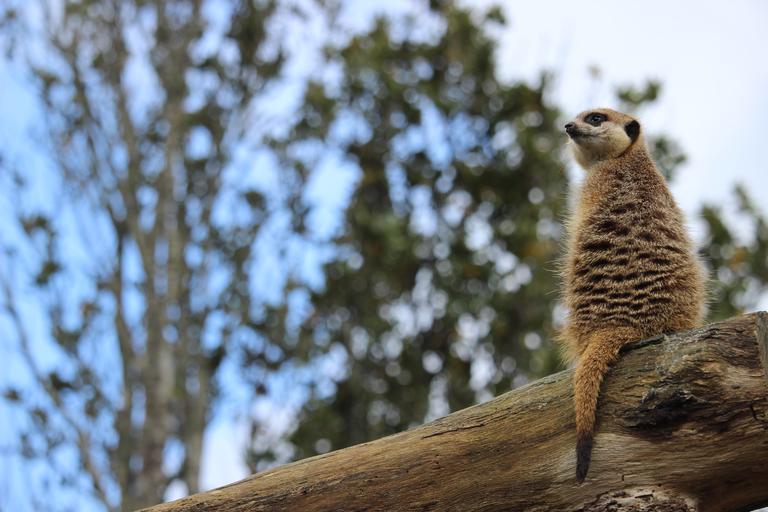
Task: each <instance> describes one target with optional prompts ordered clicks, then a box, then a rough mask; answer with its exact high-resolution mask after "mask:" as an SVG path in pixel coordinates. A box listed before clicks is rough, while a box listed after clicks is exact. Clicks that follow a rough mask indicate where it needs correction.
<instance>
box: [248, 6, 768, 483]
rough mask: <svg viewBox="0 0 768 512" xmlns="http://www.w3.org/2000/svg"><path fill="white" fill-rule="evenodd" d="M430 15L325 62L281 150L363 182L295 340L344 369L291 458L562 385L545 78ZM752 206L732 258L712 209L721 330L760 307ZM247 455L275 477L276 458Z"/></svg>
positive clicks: (378, 32) (486, 23)
mask: <svg viewBox="0 0 768 512" xmlns="http://www.w3.org/2000/svg"><path fill="white" fill-rule="evenodd" d="M430 5H431V12H430V14H429V15H428V16H424V17H419V18H418V19H415V18H412V19H408V20H406V21H404V22H401V23H397V24H394V23H391V22H389V21H387V20H385V19H379V20H378V22H377V23H376V24H375V26H374V27H373V29H372V30H371V31H370V32H368V33H365V34H360V35H357V36H356V37H354V38H353V39H352V40H351V41H349V42H348V43H345V44H343V45H341V46H340V47H336V48H330V49H329V59H330V61H331V62H335V63H336V65H337V66H338V67H339V69H340V70H341V71H340V72H339V73H338V77H336V78H337V79H336V80H335V81H332V82H331V83H327V82H322V81H318V82H317V83H314V84H313V85H312V86H310V88H309V89H308V91H307V94H306V96H305V99H304V105H303V106H302V108H301V110H300V120H299V122H298V124H297V126H296V128H295V130H294V131H293V133H292V134H291V136H290V137H289V138H290V140H291V144H297V143H300V141H315V142H318V141H320V143H322V144H324V145H325V147H326V148H328V150H335V151H340V152H345V153H347V154H349V155H351V156H352V158H354V161H355V164H356V166H357V167H358V177H357V186H356V189H355V191H354V195H353V197H352V199H351V202H350V205H349V208H348V209H347V211H346V213H345V218H344V226H343V229H342V231H343V233H342V234H341V236H340V237H339V238H338V240H337V241H338V244H339V254H338V256H339V257H338V259H337V260H336V261H334V262H332V263H330V264H329V265H328V266H327V267H326V276H325V277H326V285H325V288H324V290H323V291H322V292H319V293H315V294H314V295H313V297H312V304H313V311H312V313H311V314H310V315H309V318H308V320H307V321H306V322H305V323H304V325H303V328H302V336H303V337H306V338H309V339H310V340H311V342H312V343H314V345H315V346H316V347H317V349H318V350H328V349H330V350H331V351H332V352H334V353H337V354H339V358H338V360H337V361H338V364H337V365H336V366H333V367H331V369H330V370H329V371H328V372H327V373H326V375H325V377H324V378H320V379H319V380H318V382H317V383H316V385H315V386H314V387H313V389H312V394H311V397H310V399H309V400H308V401H307V403H306V404H305V406H304V408H303V410H302V412H301V414H300V417H299V421H298V424H297V428H296V429H295V431H293V433H292V435H291V437H290V440H291V442H292V443H293V444H294V446H295V454H294V456H295V458H302V457H305V456H309V455H313V454H316V453H323V452H326V451H328V450H331V449H337V448H341V447H344V446H349V445H352V444H356V443H360V442H364V441H367V440H371V439H374V438H377V437H380V436H383V435H387V434H391V433H394V432H398V431H402V430H404V429H407V428H409V427H411V426H413V425H416V424H419V423H422V422H423V421H425V420H428V419H430V418H433V417H436V416H439V415H442V414H445V413H448V412H450V411H453V410H457V409H460V408H462V407H466V406H469V405H472V404H473V403H476V402H478V401H482V400H485V399H488V398H490V397H491V396H493V395H495V394H498V393H501V392H504V391H506V390H508V389H510V388H513V387H516V386H519V385H521V384H523V383H525V382H527V381H529V380H531V379H534V378H537V377H540V376H543V375H546V374H548V373H551V372H552V371H555V370H556V369H559V361H558V357H557V354H556V349H555V348H554V347H553V346H552V344H551V343H550V341H549V340H550V339H551V335H552V332H553V325H556V324H557V322H558V321H559V319H560V318H561V317H562V311H561V310H560V309H559V306H558V303H557V300H558V296H557V290H558V287H559V283H558V278H557V273H556V269H557V258H558V254H559V240H560V237H561V227H560V221H561V219H562V218H563V216H564V214H565V207H566V206H565V204H564V201H565V190H566V188H567V179H566V175H565V173H564V172H563V170H564V162H563V159H562V155H561V153H560V151H559V149H560V148H561V147H562V143H563V142H564V138H563V135H562V133H561V128H560V117H559V113H558V110H557V108H556V106H555V105H553V104H551V103H550V102H549V101H548V95H547V82H548V80H547V75H543V76H542V78H541V81H540V82H539V83H538V84H535V85H534V84H527V83H524V82H516V83H503V82H500V81H499V80H498V79H497V77H496V72H495V66H494V60H493V56H494V43H493V40H492V38H491V37H489V35H488V32H489V31H493V30H496V29H498V28H500V26H499V24H502V25H503V23H504V20H503V16H501V14H500V11H499V10H497V9H494V10H491V11H489V12H488V13H487V14H486V16H485V18H483V19H480V17H479V16H476V15H477V13H476V12H474V13H471V12H468V11H466V10H464V9H461V8H459V7H457V6H456V5H454V4H453V3H452V2H439V1H434V2H430ZM660 89H661V84H660V83H658V82H654V81H651V82H648V83H647V84H646V85H645V86H644V87H641V88H637V87H621V88H619V89H618V90H617V91H616V92H617V99H618V101H619V103H620V104H621V105H622V108H624V109H626V110H628V111H636V110H639V109H641V108H643V107H644V106H646V105H648V104H651V103H653V102H654V101H655V100H656V99H657V98H658V95H659V92H660ZM339 133H343V134H344V136H338V134H339ZM648 142H649V146H650V148H651V151H652V152H653V154H654V158H655V159H656V161H657V162H658V164H659V167H660V169H661V170H662V172H663V173H664V174H665V176H667V178H668V179H672V178H673V176H674V171H675V169H676V168H677V167H678V166H679V165H680V164H682V163H683V162H684V161H685V155H684V154H683V153H682V150H681V148H680V147H679V146H678V145H677V144H676V143H675V142H674V141H673V140H671V139H669V138H668V137H665V136H663V135H653V136H651V137H649V139H648ZM290 147H291V145H290V144H289V145H287V146H286V147H285V148H284V153H285V154H288V153H289V152H290V151H289V150H290ZM289 160H290V159H289ZM745 201H746V199H745V200H744V201H742V204H743V208H742V210H743V212H744V213H745V214H748V215H751V216H752V217H753V219H755V223H756V225H757V226H758V235H757V238H756V239H755V240H754V241H753V242H752V244H751V245H749V244H747V245H740V246H736V245H734V244H735V241H734V239H733V238H732V235H731V234H730V230H729V228H726V227H725V224H724V223H725V221H724V220H723V219H722V217H721V216H720V215H719V214H718V213H717V212H716V211H714V210H713V209H712V208H708V209H706V210H705V219H707V222H708V224H707V226H708V230H709V232H708V238H709V239H710V240H711V242H713V243H714V244H715V245H714V247H721V248H720V249H715V250H716V251H717V254H718V255H719V257H716V258H712V264H713V267H714V273H715V274H716V275H720V274H722V273H723V272H726V274H727V275H728V276H732V278H733V279H732V283H731V284H730V285H720V286H718V287H716V290H717V294H718V300H722V301H723V304H722V305H719V306H717V307H715V308H713V310H714V312H715V316H716V317H718V318H720V317H723V316H729V315H730V314H732V313H734V312H736V311H738V310H740V308H739V307H736V306H735V304H740V305H741V307H746V308H749V307H754V304H755V300H756V299H757V298H758V297H759V293H760V292H762V291H765V289H766V286H765V285H766V282H768V280H766V275H765V268H766V263H767V262H766V233H765V230H766V228H765V222H764V221H763V220H761V218H760V217H759V216H758V212H757V210H756V209H754V208H752V207H750V206H748V202H745ZM710 247H712V245H710ZM710 252H711V251H710ZM747 255H751V256H749V257H748V256H747ZM724 257H725V258H726V259H723V258H724ZM724 268H727V269H729V270H723V269H724ZM737 276H738V278H737ZM745 283H751V284H745ZM757 283H760V284H759V285H758V284H757ZM737 296H738V297H737ZM734 301H735V302H734ZM252 452H253V453H252V455H253V456H252V460H260V461H261V462H262V463H266V462H267V461H269V453H268V452H269V450H263V449H261V450H260V449H259V448H258V447H257V446H256V445H254V447H252ZM258 467H260V466H254V469H258Z"/></svg>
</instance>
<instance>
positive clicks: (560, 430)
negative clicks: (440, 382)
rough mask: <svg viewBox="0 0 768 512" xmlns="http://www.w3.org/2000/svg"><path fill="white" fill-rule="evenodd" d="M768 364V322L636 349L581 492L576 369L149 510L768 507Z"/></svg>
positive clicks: (610, 398) (762, 319)
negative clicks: (575, 412) (412, 426)
mask: <svg viewBox="0 0 768 512" xmlns="http://www.w3.org/2000/svg"><path fill="white" fill-rule="evenodd" d="M767 353H768V314H766V313H755V314H750V315H745V316H741V317H738V318H733V319H731V320H728V321H726V322H722V323H718V324H713V325H709V326H706V327H702V328H700V329H696V330H693V331H689V332H685V333H680V334H676V335H673V336H660V337H657V338H652V339H649V340H644V341H639V342H636V343H633V344H631V345H629V346H628V347H626V349H625V350H624V352H623V355H622V358H621V360H620V361H619V363H618V364H617V365H616V367H615V368H614V369H613V370H612V371H611V372H610V373H609V375H608V377H607V379H606V381H605V383H604V385H603V392H602V395H601V398H600V402H599V406H598V408H599V412H598V421H599V423H598V431H597V436H596V438H595V447H594V453H593V459H592V466H591V468H590V472H589V475H588V476H587V480H586V481H585V482H584V484H582V485H578V484H576V481H575V478H574V472H575V467H574V465H575V457H574V446H575V438H574V418H573V406H572V399H573V396H572V387H571V378H572V375H571V371H570V370H568V371H564V372H561V373H558V374H556V375H552V376H550V377H546V378H544V379H541V380H539V381H536V382H534V383H532V384H530V385H528V386H525V387H523V388H520V389H517V390H515V391H512V392H509V393H506V394H504V395H502V396H500V397H498V398H496V399H494V400H491V401H490V402H487V403H484V404H482V405H477V406H474V407H470V408H468V409H464V410H462V411H458V412H456V413H453V414H451V415H449V416H446V417H444V418H441V419H439V420H437V421H433V422H431V423H428V424H426V425H423V426H421V427H419V428H416V429H413V430H410V431H408V432H403V433H400V434H396V435H393V436H389V437H386V438H383V439H379V440H377V441H373V442H369V443H365V444H361V445H357V446H353V447H351V448H347V449H344V450H338V451H335V452H332V453H328V454H326V455H321V456H317V457H312V458H309V459H305V460H302V461H299V462H295V463H293V464H288V465H286V466H282V467H279V468H276V469H273V470H270V471H265V472H263V473H259V474H256V475H253V476H251V477H249V478H246V479H245V480H242V481H240V482H237V483H234V484H231V485H228V486H225V487H222V488H219V489H216V490H213V491H209V492H206V493H201V494H196V495H193V496H190V497H187V498H184V499H181V500H178V501H175V502H172V503H168V504H164V505H160V506H157V507H153V508H152V509H151V510H153V511H157V512H160V511H182V510H188V511H192V510H194V511H202V510H228V511H229V510H243V511H246V510H247V511H259V510H263V511H267V510H269V511H275V510H286V511H293V510H296V511H301V512H311V511H321V510H322V511H331V510H360V511H362V510H366V511H374V510H380V511H393V510H420V511H428V510H456V511H472V510H484V511H493V510H514V511H521V510H530V511H598V510H602V511H608V510H611V511H613V510H631V511H638V512H639V511H651V510H654V511H703V512H707V511H735V510H751V509H752V508H756V507H758V506H760V505H765V504H768V385H767V383H766V379H767V375H768V373H767V372H768V356H767ZM148 510H149V509H148Z"/></svg>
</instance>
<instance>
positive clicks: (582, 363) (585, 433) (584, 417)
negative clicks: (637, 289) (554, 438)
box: [573, 330, 636, 483]
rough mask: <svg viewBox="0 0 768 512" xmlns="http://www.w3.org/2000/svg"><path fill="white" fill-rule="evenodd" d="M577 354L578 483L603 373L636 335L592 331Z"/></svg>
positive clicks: (583, 474)
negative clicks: (578, 356)
mask: <svg viewBox="0 0 768 512" xmlns="http://www.w3.org/2000/svg"><path fill="white" fill-rule="evenodd" d="M591 338H592V339H590V340H589V343H588V344H587V347H586V349H585V350H584V352H583V353H582V354H581V357H580V358H579V363H578V365H577V366H576V372H575V374H574V383H573V398H574V409H575V411H576V481H577V482H579V483H581V482H583V481H584V479H585V478H586V476H587V472H588V471H589V463H590V461H591V459H592V441H593V438H594V434H595V422H596V414H597V398H598V395H599V393H600V385H601V384H602V382H603V378H604V377H605V374H606V373H607V372H608V370H609V369H610V367H611V366H612V365H613V364H614V363H615V362H616V360H617V359H618V357H619V350H620V349H621V347H622V345H624V344H625V343H627V342H628V341H631V340H633V339H636V336H634V335H633V333H630V332H628V331H624V330H617V331H616V332H603V333H599V334H595V335H594V336H592V337H591Z"/></svg>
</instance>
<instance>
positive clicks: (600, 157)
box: [565, 108, 640, 169]
mask: <svg viewBox="0 0 768 512" xmlns="http://www.w3.org/2000/svg"><path fill="white" fill-rule="evenodd" d="M565 131H566V133H567V134H568V136H569V137H570V138H571V140H570V146H571V150H572V151H573V156H574V157H575V158H576V161H577V162H579V165H581V166H582V167H584V168H585V169H589V168H590V167H592V166H594V165H596V164H598V163H600V162H602V161H605V160H610V159H612V158H616V157H618V156H620V155H622V154H624V153H625V152H626V151H627V149H629V148H630V147H631V146H632V145H633V144H635V143H636V142H637V140H638V139H639V138H640V123H638V122H637V120H636V119H635V118H633V117H631V116H628V115H627V114H622V113H621V112H616V111H615V110H611V109H608V108H598V109H594V110H587V111H585V112H582V113H581V114H579V115H578V116H576V119H574V120H573V121H571V122H570V123H568V124H566V125H565Z"/></svg>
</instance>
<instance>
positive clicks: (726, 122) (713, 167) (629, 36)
mask: <svg viewBox="0 0 768 512" xmlns="http://www.w3.org/2000/svg"><path fill="white" fill-rule="evenodd" d="M463 3H464V4H465V5H469V4H470V2H469V1H465V2H463ZM490 3H491V2H488V1H487V0H482V1H475V2H471V4H472V5H487V4H490ZM345 5H346V7H345V9H344V11H343V16H342V17H343V20H344V21H345V23H346V24H348V25H349V26H351V27H354V28H357V29H360V28H364V27H365V26H366V25H368V24H369V22H370V20H371V19H372V15H373V14H375V13H381V12H388V13H402V12H413V11H418V10H419V9H420V8H419V7H418V6H417V3H416V2H412V1H410V0H386V1H384V0H365V1H348V2H346V4H345ZM586 5H588V6H589V7H585V6H586ZM504 10H505V12H506V14H507V17H508V20H509V21H510V24H509V28H508V29H506V30H505V31H504V32H502V33H500V34H498V37H499V41H500V47H499V52H498V56H497V58H498V65H499V70H500V74H501V76H502V77H504V78H507V79H509V80H516V79H519V78H528V79H531V80H535V79H536V78H537V76H538V73H539V72H540V71H541V70H542V68H547V69H550V70H552V71H554V72H555V74H556V82H555V85H554V88H553V91H552V94H553V99H554V102H555V103H556V104H558V105H561V106H562V108H563V109H564V113H565V114H566V117H567V116H570V115H573V114H576V113H577V112H580V111H582V110H585V109H587V108H590V107H593V106H614V105H613V102H614V94H613V91H614V88H615V87H616V86H617V85H626V84H640V83H642V82H643V81H644V80H646V79H649V78H653V79H658V80H660V81H661V82H662V83H663V86H664V88H663V94H662V97H661V99H660V101H659V102H658V103H657V104H656V105H655V106H654V107H653V108H651V109H648V110H646V111H644V112H642V117H641V121H642V122H643V123H644V125H645V127H646V128H647V130H648V131H649V132H664V133H665V134H667V135H669V136H671V137H673V138H674V139H676V140H677V141H678V142H680V143H681V145H682V147H683V149H684V150H685V152H686V153H687V155H688V158H689V160H688V163H687V164H686V165H685V166H684V167H683V168H682V170H681V171H680V172H679V173H678V175H677V179H676V181H675V184H674V187H673V191H674V193H675V195H676V197H677V198H678V200H679V202H680V204H681V206H682V207H683V209H684V210H685V211H686V213H687V214H688V217H689V219H690V221H691V225H692V227H693V230H694V233H699V232H700V227H699V226H698V223H697V221H696V218H695V213H696V211H697V210H698V208H699V207H700V205H701V204H702V202H704V201H710V202H715V203H718V204H722V205H726V206H730V207H732V196H731V190H732V188H733V185H734V184H735V183H736V182H741V183H744V184H746V185H747V186H748V188H749V189H750V190H752V191H753V192H755V193H757V192H758V191H761V190H764V189H765V188H766V187H765V183H766V178H765V175H766V173H767V172H768V158H767V157H766V155H765V153H762V152H761V151H760V149H762V142H763V138H764V134H763V129H764V125H765V120H766V119H768V66H767V65H766V64H765V58H764V56H763V54H762V52H761V50H762V49H764V48H768V31H767V30H766V27H768V3H766V2H761V1H758V0H754V1H746V0H738V1H730V2H727V3H726V2H714V1H700V2H696V3H695V4H693V3H690V2H685V3H683V2H668V1H666V2H665V1H660V0H651V1H646V2H643V3H642V4H638V3H632V4H630V3H626V2H615V1H609V0H598V1H593V2H589V3H588V4H586V3H584V2H572V1H567V0H562V1H560V0H558V1H555V0H543V1H536V2H523V1H508V2H505V3H504ZM312 30H314V31H317V30H321V29H320V28H318V27H317V26H315V27H314V28H313V29H312ZM309 46H311V45H305V46H304V48H307V47H309ZM294 51H295V52H297V55H298V56H299V59H298V63H297V64H296V66H297V67H296V68H295V71H294V72H296V73H301V72H302V69H306V67H307V66H311V63H312V62H313V61H315V60H316V59H315V57H316V55H315V54H314V53H313V52H311V51H307V52H306V54H303V53H302V47H301V45H298V46H297V47H295V48H294ZM592 67H596V68H598V69H600V74H599V78H597V79H595V78H594V76H592V75H591V74H590V71H589V70H590V68H592ZM145 85H146V84H145ZM137 87H141V84H137ZM0 91H1V92H2V94H0V118H2V119H3V123H2V124H0V139H1V140H3V141H4V144H5V145H6V147H11V148H14V149H16V150H18V152H19V153H23V154H31V153H33V152H34V147H33V144H32V142H31V141H30V137H29V132H28V131H26V130H25V128H24V127H26V126H28V125H29V124H30V123H31V122H32V121H33V120H34V116H35V106H34V101H33V100H32V99H31V98H30V96H29V94H28V93H27V92H25V88H24V85H23V83H22V82H21V81H20V80H19V79H18V78H17V75H15V74H14V71H13V70H12V69H9V68H8V67H3V64H2V62H0ZM290 104H291V102H290V100H285V101H284V102H283V103H280V102H277V103H273V104H272V105H273V106H274V105H278V106H280V107H281V108H284V107H288V106H290ZM273 114H275V115H279V112H278V113H273ZM564 121H565V119H564ZM328 158H329V160H328V161H326V162H325V163H324V164H323V167H322V169H321V170H320V171H319V172H318V175H317V176H318V177H317V178H316V179H315V180H314V181H313V183H312V185H311V187H310V188H309V189H308V191H307V199H308V200H309V201H310V202H312V201H315V202H316V203H322V200H323V199H322V198H325V200H329V201H330V203H328V205H327V206H322V205H321V207H320V208H319V209H318V213H317V216H318V217H317V219H316V222H317V223H318V226H319V227H318V229H320V230H321V231H322V229H326V232H325V235H324V236H328V235H329V234H330V232H329V231H328V230H331V229H332V226H331V225H332V223H333V219H334V218H335V213H334V208H335V206H334V205H337V204H338V203H340V202H343V200H344V197H345V195H346V194H348V192H349V190H345V189H344V187H339V186H335V185H329V184H335V183H338V182H339V180H340V181H341V182H345V183H349V182H351V180H352V179H353V173H351V171H350V170H349V169H348V168H345V167H344V166H339V165H338V160H334V158H338V155H336V156H334V155H331V156H329V157H328ZM41 165H43V163H42V162H40V161H37V162H34V163H33V164H32V166H31V169H32V170H34V169H35V166H41ZM569 172H571V173H572V175H573V177H574V178H575V179H578V178H579V175H580V171H579V170H577V169H575V168H571V169H570V170H569ZM33 174H34V172H33ZM256 179H261V180H263V181H265V182H268V181H270V180H272V179H273V177H270V176H259V177H256ZM46 190H50V189H46V188H45V187H40V190H39V192H40V194H46V193H47V192H46ZM329 192H333V193H335V194H336V195H335V196H332V195H330V194H329ZM329 198H330V199H329ZM8 200H9V198H6V197H2V198H0V212H2V209H3V208H4V206H5V205H4V204H3V201H8ZM323 226H326V227H325V228H323ZM329 226H331V227H329ZM761 307H762V308H763V309H766V308H768V301H766V300H764V301H763V303H762V305H761ZM8 348H9V347H8V342H2V341H0V353H2V354H7V353H8V352H9V351H8ZM3 364H4V365H6V366H5V367H0V368H2V371H0V373H4V372H5V371H6V369H7V368H9V363H8V361H7V360H6V361H5V362H4V363H3ZM2 384H4V382H3V380H2V378H0V386H2ZM277 385H278V386H280V385H281V384H280V383H277ZM279 389H283V391H285V388H279ZM285 392H286V393H287V391H285ZM279 393H280V391H279V390H278V394H279ZM278 398H279V397H278ZM292 406H295V404H294V405H292ZM1 412H2V409H0V413H1ZM290 412H291V406H288V407H275V405H274V404H269V403H260V404H258V405H257V406H256V410H255V414H256V415H258V416H262V417H269V418H270V419H271V420H272V421H273V422H274V425H275V427H276V428H277V429H279V428H281V427H285V426H287V425H289V424H290V420H291V418H290ZM234 416H235V415H230V416H228V417H224V416H222V417H221V418H220V419H219V420H217V421H215V422H214V423H213V424H212V425H211V427H210V428H209V430H208V433H207V436H206V445H205V449H204V456H203V464H204V467H203V476H202V480H203V486H204V487H205V488H211V487H216V486H219V485H223V484H225V483H229V482H231V481H233V480H236V479H238V478H241V477H243V476H245V475H246V468H245V466H244V465H243V464H242V462H241V461H240V457H241V453H242V449H241V444H244V443H245V441H246V439H247V429H246V428H245V426H244V425H242V424H240V423H238V422H236V421H234V420H233V417H234ZM2 428H3V427H0V444H2V446H6V445H7V444H8V443H9V442H12V439H8V436H7V433H8V432H7V430H2ZM8 469H9V468H7V467H3V468H0V480H4V479H5V477H4V476H3V474H4V473H5V472H6V471H8ZM6 484H7V485H10V484H8V483H7V482H6V483H5V484H3V485H2V486H0V491H2V490H3V489H4V487H3V486H4V485H6ZM179 492H181V490H180V489H177V490H175V491H172V492H171V496H173V495H174V494H175V493H179ZM3 503H4V502H3V501H2V500H0V506H1V505H2V504H3Z"/></svg>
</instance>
